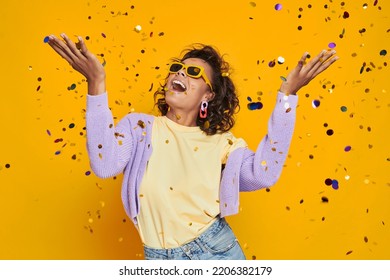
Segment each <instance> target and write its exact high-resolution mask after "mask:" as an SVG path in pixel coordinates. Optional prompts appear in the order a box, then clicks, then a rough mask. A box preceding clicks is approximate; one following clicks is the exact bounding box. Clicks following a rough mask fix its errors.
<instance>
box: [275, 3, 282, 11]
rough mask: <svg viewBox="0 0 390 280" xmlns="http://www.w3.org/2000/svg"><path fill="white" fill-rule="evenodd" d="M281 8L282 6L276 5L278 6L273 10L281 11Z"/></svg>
mask: <svg viewBox="0 0 390 280" xmlns="http://www.w3.org/2000/svg"><path fill="white" fill-rule="evenodd" d="M282 7H283V6H282V4H279V3H278V4H276V5H275V10H276V11H280V10H281V9H282Z"/></svg>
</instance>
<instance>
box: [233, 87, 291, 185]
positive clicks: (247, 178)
mask: <svg viewBox="0 0 390 280" xmlns="http://www.w3.org/2000/svg"><path fill="white" fill-rule="evenodd" d="M297 103H298V97H297V96H296V95H288V96H287V95H285V94H283V93H281V92H278V94H277V101H276V105H275V108H274V110H273V112H272V115H271V117H270V119H269V122H268V132H267V134H266V135H265V137H264V138H263V139H262V141H261V142H260V144H259V145H258V147H257V150H256V152H255V153H254V152H253V151H251V150H249V149H244V150H243V154H242V164H241V168H240V172H239V190H240V191H254V190H258V189H261V188H266V187H270V186H272V185H274V184H275V183H276V182H277V180H278V179H279V177H280V174H281V172H282V169H283V165H284V162H285V160H286V157H287V154H288V150H289V147H290V143H291V139H292V135H293V132H294V126H295V118H296V107H297Z"/></svg>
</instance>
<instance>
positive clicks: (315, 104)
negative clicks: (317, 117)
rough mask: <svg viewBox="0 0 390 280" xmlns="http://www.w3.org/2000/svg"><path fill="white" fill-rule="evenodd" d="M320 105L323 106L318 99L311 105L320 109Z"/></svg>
mask: <svg viewBox="0 0 390 280" xmlns="http://www.w3.org/2000/svg"><path fill="white" fill-rule="evenodd" d="M320 104H321V102H320V101H319V100H317V99H315V100H313V102H312V103H311V105H312V106H313V108H318V107H319V106H320Z"/></svg>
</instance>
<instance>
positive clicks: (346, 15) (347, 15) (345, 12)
mask: <svg viewBox="0 0 390 280" xmlns="http://www.w3.org/2000/svg"><path fill="white" fill-rule="evenodd" d="M343 18H344V19H347V18H349V13H348V12H347V11H344V14H343Z"/></svg>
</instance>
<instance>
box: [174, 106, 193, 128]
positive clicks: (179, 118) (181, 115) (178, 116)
mask: <svg viewBox="0 0 390 280" xmlns="http://www.w3.org/2000/svg"><path fill="white" fill-rule="evenodd" d="M197 114H198V112H184V111H180V110H174V109H172V108H171V110H169V111H168V112H167V114H166V117H167V118H168V119H170V120H171V121H174V122H175V123H178V124H180V125H184V126H197V125H196V119H197V117H198V115H197Z"/></svg>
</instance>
